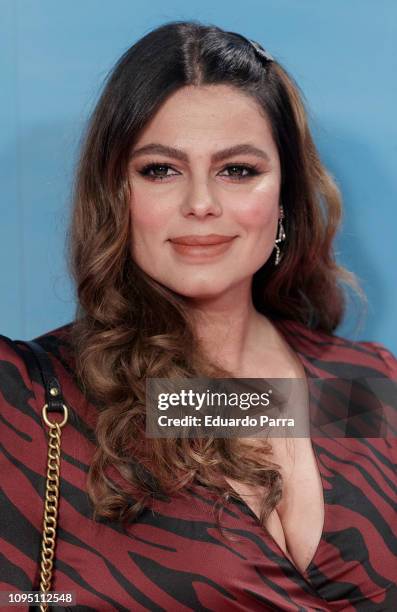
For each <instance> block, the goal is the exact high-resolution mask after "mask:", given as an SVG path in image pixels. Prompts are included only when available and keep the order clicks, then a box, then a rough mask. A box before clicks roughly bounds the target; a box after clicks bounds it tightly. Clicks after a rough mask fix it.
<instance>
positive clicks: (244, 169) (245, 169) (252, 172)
mask: <svg viewBox="0 0 397 612" xmlns="http://www.w3.org/2000/svg"><path fill="white" fill-rule="evenodd" d="M223 172H228V173H229V174H226V175H225V174H221V176H228V177H229V178H234V179H238V180H241V179H245V178H250V177H252V176H257V175H258V174H260V172H259V171H258V169H257V168H256V166H250V165H247V164H232V165H229V166H226V168H224V169H223V170H222V173H223Z"/></svg>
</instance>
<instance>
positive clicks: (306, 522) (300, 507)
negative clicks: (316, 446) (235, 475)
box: [228, 438, 324, 573]
mask: <svg viewBox="0 0 397 612" xmlns="http://www.w3.org/2000/svg"><path fill="white" fill-rule="evenodd" d="M271 443H272V448H273V453H272V461H274V462H275V463H277V464H278V465H279V466H280V473H281V475H282V478H283V494H282V498H281V500H280V502H279V503H278V504H277V506H276V507H275V508H274V509H273V511H272V512H271V514H270V515H269V517H268V519H267V521H266V523H265V525H264V528H265V529H266V530H267V531H268V533H269V534H270V536H271V537H272V538H273V540H274V541H275V543H276V544H277V545H278V546H279V548H280V549H281V550H282V551H283V552H284V554H285V555H286V556H287V557H288V558H289V559H290V561H292V563H293V564H294V565H295V566H296V567H297V568H298V569H299V570H300V571H301V572H302V573H304V572H305V570H306V569H307V567H308V566H309V565H310V562H311V560H312V559H313V557H314V554H315V552H316V549H317V547H318V544H319V541H320V538H321V534H322V530H323V524H324V498H323V489H322V483H321V476H320V473H319V469H318V466H317V462H316V458H315V455H314V452H313V447H312V444H311V440H310V439H309V438H289V439H287V440H286V439H280V438H277V439H273V440H272V441H271ZM228 482H229V484H230V485H231V486H232V487H233V488H234V490H236V491H237V492H238V493H239V494H240V496H241V497H242V499H243V500H244V502H245V503H246V504H247V506H248V507H249V508H250V509H251V510H252V512H254V514H255V515H256V516H257V518H258V519H259V516H260V511H261V507H262V500H263V496H264V495H265V494H266V491H265V490H264V489H258V488H254V487H251V486H248V485H245V484H243V483H240V482H236V481H233V480H231V479H228Z"/></svg>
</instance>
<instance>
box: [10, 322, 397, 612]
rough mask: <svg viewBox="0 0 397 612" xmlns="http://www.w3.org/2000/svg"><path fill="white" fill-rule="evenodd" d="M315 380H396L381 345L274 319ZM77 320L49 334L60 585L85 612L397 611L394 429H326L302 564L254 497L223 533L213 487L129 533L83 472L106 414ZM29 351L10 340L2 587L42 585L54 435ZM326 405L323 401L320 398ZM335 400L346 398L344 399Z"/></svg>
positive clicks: (395, 363) (319, 445)
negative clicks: (64, 411)
mask: <svg viewBox="0 0 397 612" xmlns="http://www.w3.org/2000/svg"><path fill="white" fill-rule="evenodd" d="M275 324H276V325H277V327H278V329H279V330H280V332H281V333H282V334H283V336H284V338H285V339H286V340H287V342H288V343H289V345H290V346H291V347H292V348H293V350H294V351H295V352H296V353H297V355H298V357H299V358H300V360H301V362H302V364H303V365H304V368H305V372H306V375H307V377H308V380H309V379H310V378H316V377H317V378H321V377H325V378H336V377H346V378H356V377H358V378H359V377H378V378H384V379H397V360H396V359H395V357H394V356H393V355H392V354H391V353H390V352H389V351H388V350H387V349H386V348H385V347H383V346H382V345H380V344H378V343H372V342H352V341H349V340H346V339H343V338H340V337H338V336H330V335H327V334H324V333H320V332H314V331H310V330H308V329H307V328H306V327H305V326H303V325H301V324H299V323H296V322H293V321H286V320H283V321H278V322H276V321H275ZM68 329H69V327H68V326H65V327H63V328H59V329H58V330H55V331H53V332H51V333H48V334H45V335H43V336H41V337H40V338H39V339H38V341H39V343H40V344H41V345H42V346H43V347H44V348H45V349H46V350H47V351H48V352H49V353H50V355H51V358H52V361H53V365H54V368H55V370H56V373H57V375H58V377H59V379H60V381H61V384H62V387H63V392H64V395H65V398H66V401H67V402H68V404H69V406H70V407H71V417H70V419H69V423H68V425H67V427H66V428H65V429H64V430H63V436H62V440H63V441H62V447H63V452H62V486H61V502H60V514H59V534H58V543H57V559H56V565H55V575H54V584H53V590H55V591H72V592H74V593H75V594H76V603H77V605H76V606H75V607H71V608H67V607H64V608H59V609H64V610H66V609H71V610H76V611H81V612H82V611H89V610H99V611H102V610H104V611H112V610H123V611H130V610H132V611H134V612H140V611H142V610H153V611H163V610H165V611H172V612H174V611H178V612H188V611H191V610H194V611H204V610H215V611H229V610H230V611H232V612H233V611H245V610H252V611H259V610H263V611H275V610H277V611H283V612H292V611H296V612H298V611H299V612H305V611H312V610H316V611H337V610H338V611H341V610H343V611H345V612H348V611H351V610H359V611H363V612H364V611H365V612H380V611H382V612H392V611H395V610H397V586H396V583H397V534H396V532H397V525H396V522H397V515H396V502H397V495H396V490H397V482H396V480H397V479H396V457H397V449H396V446H397V445H396V438H395V437H394V438H393V437H383V438H382V437H365V438H363V437H362V438H354V437H348V438H346V437H332V438H331V437H329V438H326V437H317V438H313V448H314V452H315V456H316V459H317V463H318V467H319V470H320V473H321V479H322V485H323V492H324V502H325V521H324V528H323V533H322V537H321V540H320V542H319V545H318V548H317V549H316V552H315V554H314V557H313V559H312V561H311V563H310V565H309V566H308V568H307V570H306V571H305V572H304V573H301V572H299V571H298V570H297V569H296V568H295V566H294V565H293V564H292V563H291V562H290V561H289V560H288V558H287V557H286V556H285V554H284V553H283V551H282V550H281V549H280V548H279V546H278V545H277V544H276V542H275V541H274V540H273V538H272V537H271V536H270V534H269V533H268V532H266V530H264V529H263V528H262V527H261V526H260V525H259V523H258V520H257V519H256V517H255V515H254V513H253V512H252V511H251V510H250V509H249V508H248V506H247V505H246V504H244V503H243V502H239V501H231V502H230V503H229V505H228V506H227V507H226V509H225V510H224V512H223V514H222V525H223V527H224V529H225V531H227V532H228V533H229V534H231V535H232V536H234V538H235V539H234V540H233V539H232V540H230V539H229V540H228V539H225V538H223V537H222V535H221V533H220V532H219V530H218V529H217V527H216V520H215V518H214V515H213V496H212V494H211V493H210V492H209V491H208V490H207V489H206V488H205V487H203V486H200V485H197V486H196V485H194V486H191V487H189V488H188V489H187V490H186V492H185V493H184V495H181V496H180V497H177V498H173V499H162V500H160V499H157V500H155V502H154V507H153V511H152V510H147V511H145V512H143V513H142V515H141V516H140V517H139V519H138V520H137V521H136V522H135V523H134V524H132V525H131V526H130V527H129V528H128V530H127V532H123V530H122V529H121V528H120V527H119V525H118V524H115V523H109V522H104V521H102V522H94V521H93V520H92V518H91V507H90V503H89V500H88V496H87V494H86V491H85V479H86V474H87V469H88V465H89V463H90V458H91V456H92V453H93V450H94V443H93V440H94V437H93V427H94V424H95V412H96V409H95V408H94V407H93V406H92V405H90V404H89V403H88V401H87V400H86V399H85V398H84V397H83V396H82V395H81V393H80V391H79V388H78V386H77V385H76V384H75V381H74V379H73V368H72V360H71V358H70V351H68V341H67V338H68ZM23 350H24V349H23V348H22V347H21V345H18V344H17V343H16V342H13V341H11V340H10V339H8V338H6V337H0V419H1V424H0V432H1V434H0V442H1V451H2V454H1V459H0V481H1V485H2V488H1V524H0V567H1V572H0V590H3V591H15V592H18V591H28V590H38V566H39V546H40V537H41V525H42V512H43V492H44V473H45V465H46V454H47V449H46V433H45V430H44V429H43V426H42V423H41V407H42V405H43V399H44V393H43V388H42V386H41V384H40V383H39V382H38V381H36V380H34V381H33V382H32V381H31V380H30V379H29V376H28V373H27V370H26V368H25V365H24V361H23V359H22V352H23ZM310 401H311V402H313V403H314V402H315V401H316V400H315V397H311V400H310ZM335 405H336V404H335ZM394 433H395V435H397V434H396V432H394Z"/></svg>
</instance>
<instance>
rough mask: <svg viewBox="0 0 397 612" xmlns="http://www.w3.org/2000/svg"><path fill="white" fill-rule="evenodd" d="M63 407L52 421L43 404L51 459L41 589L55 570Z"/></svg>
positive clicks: (44, 606) (48, 584)
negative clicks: (60, 416)
mask: <svg viewBox="0 0 397 612" xmlns="http://www.w3.org/2000/svg"><path fill="white" fill-rule="evenodd" d="M62 407H63V411H64V414H63V419H62V421H61V422H60V423H57V422H56V421H53V422H52V421H50V420H49V419H48V416H47V408H48V404H45V406H43V410H42V415H43V420H44V422H45V424H46V425H47V426H48V428H49V429H48V460H47V479H46V491H45V503H44V519H43V534H42V541H41V563H40V591H41V592H42V593H48V591H50V590H51V585H52V570H53V565H54V558H55V544H56V528H57V518H58V501H59V477H60V467H61V433H62V431H61V428H62V427H63V426H64V425H65V423H66V422H67V420H68V409H67V407H66V405H65V404H62ZM40 610H41V612H47V610H48V604H47V603H43V604H40Z"/></svg>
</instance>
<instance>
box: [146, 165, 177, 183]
mask: <svg viewBox="0 0 397 612" xmlns="http://www.w3.org/2000/svg"><path fill="white" fill-rule="evenodd" d="M169 170H173V168H171V166H169V165H168V164H154V163H151V164H147V165H146V166H144V167H143V168H142V170H139V173H140V174H142V176H147V177H148V178H149V179H151V180H154V181H156V180H160V181H161V180H163V179H165V178H169V177H170V176H176V175H177V174H179V172H176V171H175V170H174V171H173V173H171V174H170V173H169V172H168V171H169Z"/></svg>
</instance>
